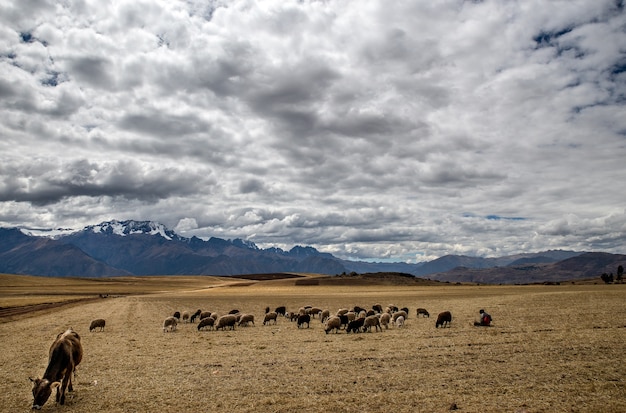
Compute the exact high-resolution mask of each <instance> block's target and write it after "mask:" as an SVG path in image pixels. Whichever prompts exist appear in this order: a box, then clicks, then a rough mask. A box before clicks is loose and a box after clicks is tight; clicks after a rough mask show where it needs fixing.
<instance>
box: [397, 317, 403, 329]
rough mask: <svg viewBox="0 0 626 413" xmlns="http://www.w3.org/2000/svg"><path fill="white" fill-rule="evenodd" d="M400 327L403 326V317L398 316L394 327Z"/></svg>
mask: <svg viewBox="0 0 626 413" xmlns="http://www.w3.org/2000/svg"><path fill="white" fill-rule="evenodd" d="M402 326H404V317H403V316H400V317H398V318H396V327H398V328H401V327H402Z"/></svg>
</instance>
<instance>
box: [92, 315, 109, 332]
mask: <svg viewBox="0 0 626 413" xmlns="http://www.w3.org/2000/svg"><path fill="white" fill-rule="evenodd" d="M105 323H106V322H105V321H104V320H103V319H101V318H97V319H95V320H93V321H92V322H91V324H90V325H89V332H92V331H93V330H95V329H96V328H100V331H104V324H105Z"/></svg>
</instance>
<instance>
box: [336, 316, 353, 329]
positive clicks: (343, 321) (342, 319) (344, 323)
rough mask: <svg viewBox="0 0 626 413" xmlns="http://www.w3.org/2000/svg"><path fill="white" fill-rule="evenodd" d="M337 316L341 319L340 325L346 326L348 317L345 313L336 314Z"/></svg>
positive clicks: (348, 320)
mask: <svg viewBox="0 0 626 413" xmlns="http://www.w3.org/2000/svg"><path fill="white" fill-rule="evenodd" d="M337 317H339V320H340V321H341V327H345V326H347V325H348V323H349V322H350V319H349V318H348V316H347V315H345V314H343V315H340V316H337Z"/></svg>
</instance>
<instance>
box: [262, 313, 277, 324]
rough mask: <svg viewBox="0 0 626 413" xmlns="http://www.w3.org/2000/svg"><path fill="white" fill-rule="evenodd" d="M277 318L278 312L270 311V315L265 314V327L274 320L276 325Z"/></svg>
mask: <svg viewBox="0 0 626 413" xmlns="http://www.w3.org/2000/svg"><path fill="white" fill-rule="evenodd" d="M277 318H278V314H277V313H276V311H270V312H269V313H267V314H265V318H264V319H263V325H265V324H269V323H270V321H272V320H274V324H276V319H277Z"/></svg>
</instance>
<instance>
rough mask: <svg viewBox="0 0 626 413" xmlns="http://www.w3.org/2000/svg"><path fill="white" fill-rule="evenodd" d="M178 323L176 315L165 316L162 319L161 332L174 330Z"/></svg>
mask: <svg viewBox="0 0 626 413" xmlns="http://www.w3.org/2000/svg"><path fill="white" fill-rule="evenodd" d="M177 325H178V319H177V318H176V317H167V318H166V319H165V320H164V321H163V332H164V333H165V332H167V331H174V330H176V326H177Z"/></svg>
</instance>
